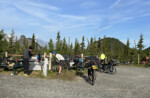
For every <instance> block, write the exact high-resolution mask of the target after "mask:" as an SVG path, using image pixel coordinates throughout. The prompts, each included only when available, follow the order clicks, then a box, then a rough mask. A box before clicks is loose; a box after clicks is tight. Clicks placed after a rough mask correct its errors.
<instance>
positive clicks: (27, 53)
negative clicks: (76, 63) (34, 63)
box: [23, 46, 105, 76]
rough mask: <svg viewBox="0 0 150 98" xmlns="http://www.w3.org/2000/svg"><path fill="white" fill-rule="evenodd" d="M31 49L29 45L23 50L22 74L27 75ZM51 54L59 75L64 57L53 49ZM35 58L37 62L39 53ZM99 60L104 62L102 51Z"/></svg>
mask: <svg viewBox="0 0 150 98" xmlns="http://www.w3.org/2000/svg"><path fill="white" fill-rule="evenodd" d="M32 50H33V47H31V46H29V48H28V49H27V50H25V52H24V56H23V69H24V76H28V75H29V60H30V58H31V57H32V55H33V54H32V53H31V52H32ZM52 55H53V56H55V58H56V61H57V62H58V63H59V71H58V73H57V75H60V74H61V70H62V66H63V65H64V63H65V58H64V57H63V56H62V55H61V54H58V53H56V52H55V51H53V52H52ZM37 59H38V62H40V60H41V55H40V54H38V55H37ZM79 60H80V62H82V61H81V59H79ZM100 60H101V61H100V62H103V63H105V54H104V53H102V54H101V56H100Z"/></svg>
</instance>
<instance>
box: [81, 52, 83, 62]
mask: <svg viewBox="0 0 150 98" xmlns="http://www.w3.org/2000/svg"><path fill="white" fill-rule="evenodd" d="M81 60H82V61H83V53H82V54H81Z"/></svg>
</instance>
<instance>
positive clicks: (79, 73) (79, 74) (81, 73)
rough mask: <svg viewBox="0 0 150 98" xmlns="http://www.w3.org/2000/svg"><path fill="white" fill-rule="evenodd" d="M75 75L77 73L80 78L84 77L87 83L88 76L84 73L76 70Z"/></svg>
mask: <svg viewBox="0 0 150 98" xmlns="http://www.w3.org/2000/svg"><path fill="white" fill-rule="evenodd" d="M76 75H77V76H80V77H81V78H83V79H84V81H85V82H87V83H89V81H88V77H87V76H86V75H84V73H83V72H78V71H77V72H76ZM89 84H90V83H89Z"/></svg>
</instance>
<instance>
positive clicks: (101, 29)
mask: <svg viewBox="0 0 150 98" xmlns="http://www.w3.org/2000/svg"><path fill="white" fill-rule="evenodd" d="M111 27H112V26H105V27H102V28H100V29H98V31H97V32H101V31H103V30H106V29H109V28H111Z"/></svg>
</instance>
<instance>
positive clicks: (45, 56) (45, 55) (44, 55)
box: [44, 53, 46, 61]
mask: <svg viewBox="0 0 150 98" xmlns="http://www.w3.org/2000/svg"><path fill="white" fill-rule="evenodd" d="M45 58H46V53H44V61H45Z"/></svg>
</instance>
